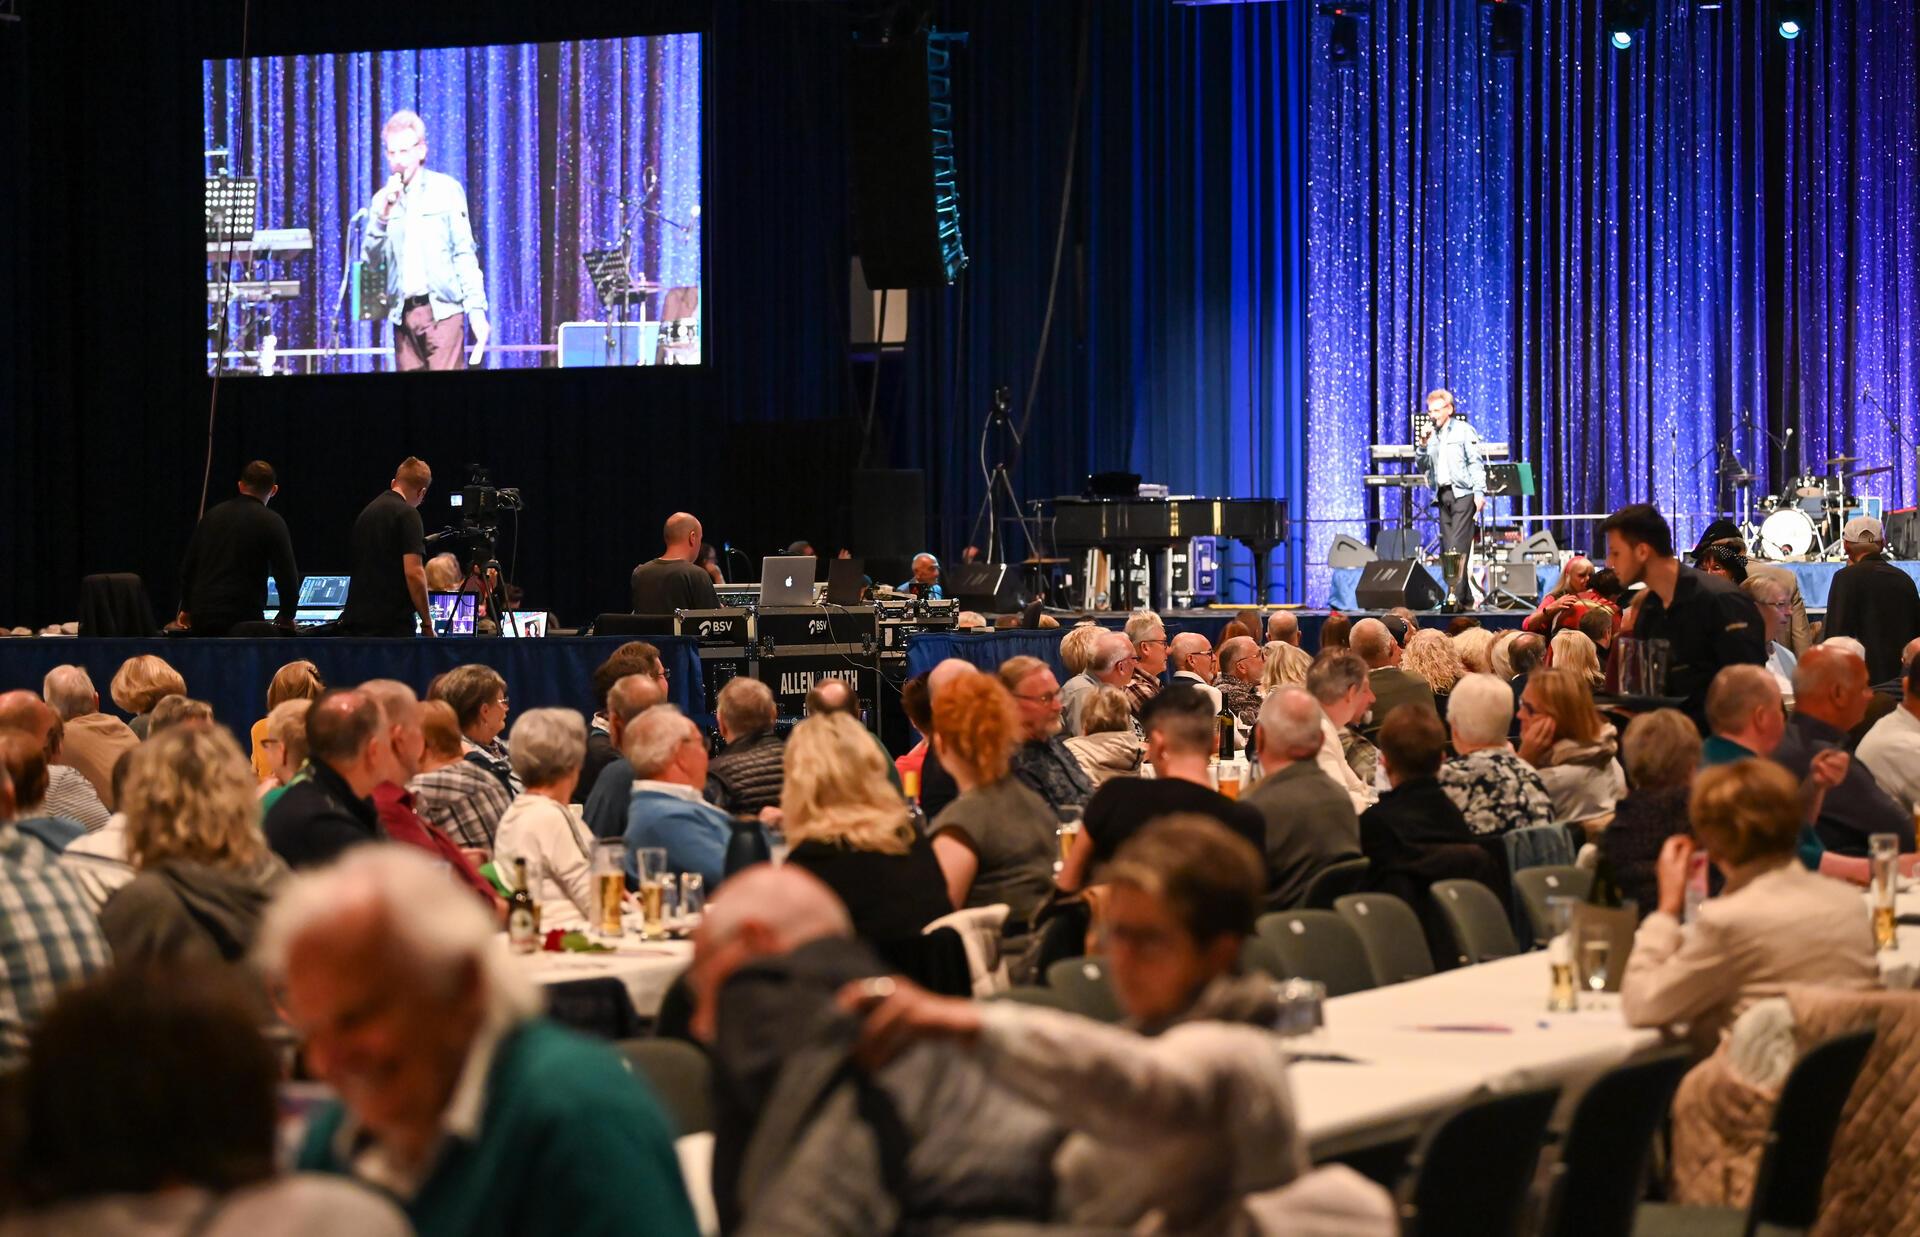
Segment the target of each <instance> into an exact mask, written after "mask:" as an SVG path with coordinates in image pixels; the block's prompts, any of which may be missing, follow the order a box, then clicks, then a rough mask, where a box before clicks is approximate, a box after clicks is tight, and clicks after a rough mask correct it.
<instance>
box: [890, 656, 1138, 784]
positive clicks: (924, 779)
mask: <svg viewBox="0 0 1920 1237" xmlns="http://www.w3.org/2000/svg"><path fill="white" fill-rule="evenodd" d="M1088 630H1091V631H1093V632H1095V634H1096V635H1099V634H1102V633H1100V631H1099V629H1098V628H1089V629H1088ZM1089 655H1091V650H1090V649H1089ZM978 673H980V668H979V667H978V666H976V665H974V664H973V663H972V662H970V661H963V660H961V659H960V658H958V657H949V658H946V659H945V660H944V661H942V662H940V663H939V664H938V665H936V666H935V667H934V668H933V669H931V670H929V671H928V672H927V702H928V703H927V708H928V715H927V725H928V727H929V729H928V731H927V750H926V753H925V756H924V758H923V759H922V761H921V763H920V810H921V812H922V813H924V814H925V816H926V818H927V819H928V820H933V819H934V818H935V817H937V816H939V815H940V813H941V812H943V811H945V810H946V807H947V805H948V804H949V803H952V802H953V801H954V799H956V798H957V797H959V794H960V788H959V787H958V786H957V785H955V784H954V781H953V775H952V774H951V773H948V772H947V768H946V766H945V765H943V764H941V763H940V752H939V751H938V749H936V748H935V747H934V746H933V731H932V729H931V727H932V725H933V715H932V708H933V702H935V701H937V700H938V699H939V698H940V692H941V690H942V689H944V688H945V687H946V686H947V684H949V683H953V682H955V681H957V680H959V679H963V678H965V677H967V676H968V675H971V674H978ZM1068 682H1069V683H1071V682H1072V680H1071V679H1069V680H1068ZM1065 699H1066V692H1065V690H1064V688H1063V689H1062V692H1061V700H1062V701H1063V702H1064V701H1065ZM1063 733H1064V732H1063ZM895 772H898V770H895Z"/></svg>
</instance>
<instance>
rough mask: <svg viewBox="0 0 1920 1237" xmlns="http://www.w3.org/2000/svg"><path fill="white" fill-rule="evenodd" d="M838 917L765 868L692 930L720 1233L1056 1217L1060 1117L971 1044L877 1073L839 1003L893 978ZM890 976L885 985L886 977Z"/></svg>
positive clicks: (783, 871)
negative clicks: (710, 1078)
mask: <svg viewBox="0 0 1920 1237" xmlns="http://www.w3.org/2000/svg"><path fill="white" fill-rule="evenodd" d="M851 937H852V925H851V924H850V923H849V921H848V919H847V913H846V909H845V908H844V907H843V906H841V904H840V902H839V900H838V899H837V898H835V897H834V896H833V894H832V892H831V891H829V890H828V889H827V887H826V886H825V885H823V884H821V883H820V882H819V881H818V880H817V879H815V878H814V877H812V876H810V875H808V874H807V873H805V872H802V871H800V870H798V869H797V868H792V867H781V868H774V867H768V866H763V867H755V868H750V869H748V870H747V871H745V872H742V873H740V874H739V875H737V876H735V877H734V878H733V879H732V880H730V881H729V882H728V883H727V887H726V890H725V892H723V893H722V894H720V895H719V896H718V897H716V898H715V899H714V902H713V904H712V906H711V907H710V908H709V910H708V912H707V914H706V917H705V919H704V920H703V921H702V923H701V925H700V928H699V930H698V932H696V933H695V936H694V951H695V952H694V962H693V969H692V970H691V971H690V972H689V974H688V978H689V982H690V983H691V985H692V987H693V990H694V997H695V1001H696V1007H695V1011H694V1017H693V1029H694V1033H695V1035H697V1036H699V1037H700V1038H701V1039H703V1040H705V1041H706V1043H707V1044H708V1046H709V1047H710V1049H711V1050H712V1056H713V1064H714V1094H715V1113H714V1127H715V1128H714V1151H713V1186H714V1202H715V1205H716V1207H717V1209H718V1211H719V1215H720V1228H721V1231H722V1232H729V1233H733V1232H739V1233H779V1234H782V1235H783V1237H789V1235H794V1234H815V1233H818V1234H826V1233H903V1232H904V1233H911V1232H916V1231H922V1230H921V1229H919V1228H916V1227H915V1225H916V1224H921V1225H924V1224H925V1223H927V1222H928V1221H929V1220H933V1221H936V1222H937V1223H939V1224H943V1225H948V1226H951V1225H952V1224H954V1223H956V1222H962V1221H966V1220H981V1221H989V1220H997V1219H998V1220H1029V1221H1037V1220H1042V1219H1044V1218H1046V1216H1047V1214H1048V1208H1049V1205H1050V1203H1051V1201H1052V1194H1053V1180H1052V1178H1053V1172H1052V1155H1053V1151H1054V1149H1055V1147H1056V1146H1057V1145H1058V1143H1059V1141H1060V1138H1061V1133H1060V1131H1059V1130H1058V1129H1057V1128H1056V1126H1055V1124H1054V1122H1053V1121H1052V1119H1051V1118H1049V1117H1048V1116H1047V1114H1046V1113H1044V1112H1042V1111H1040V1110H1039V1109H1037V1108H1034V1107H1032V1106H1031V1105H1028V1104H1026V1103H1024V1102H1023V1101H1021V1100H1018V1099H1015V1098H1013V1097H1012V1096H1011V1095H1010V1094H1009V1093H1008V1092H1006V1091H1005V1090H1003V1089H1001V1088H999V1087H997V1086H995V1085H994V1084H993V1083H992V1082H991V1081H990V1080H989V1078H988V1076H987V1074H986V1072H985V1070H983V1069H982V1068H981V1067H980V1066H979V1065H978V1064H977V1063H975V1062H973V1061H972V1060H970V1059H969V1058H968V1055H967V1054H966V1053H965V1052H964V1051H963V1050H961V1049H959V1048H957V1047H955V1046H953V1045H946V1044H925V1045H919V1046H916V1047H915V1048H913V1049H911V1050H909V1051H908V1052H906V1053H904V1054H902V1055H901V1056H900V1057H898V1058H896V1059H895V1060H893V1061H892V1062H890V1063H889V1064H887V1065H885V1066H883V1067H881V1068H880V1069H878V1070H877V1071H875V1072H873V1073H871V1074H867V1073H863V1072H862V1071H860V1070H858V1069H856V1068H855V1067H854V1066H853V1065H852V1061H851V1053H852V1048H853V1043H854V1038H855V1033H856V1030H857V1024H856V1022H855V1020H854V1018H853V1016H852V1015H850V1014H848V1013H847V1012H846V1011H844V1010H843V1009H842V1008H841V1007H840V1005H839V1003H838V1001H837V999H836V998H837V997H838V995H839V993H840V990H841V989H842V988H843V987H845V986H846V985H847V984H849V983H852V982H855V981H859V980H867V979H870V978H872V977H875V976H882V975H884V974H885V973H886V968H885V967H884V966H882V965H881V963H880V962H879V961H878V960H877V959H875V958H874V957H873V956H872V955H871V954H870V953H869V952H868V951H867V949H866V948H865V947H864V946H862V945H860V944H858V943H857V942H855V941H854V940H852V939H851ZM876 982H879V983H887V982H889V981H886V980H877V981H876Z"/></svg>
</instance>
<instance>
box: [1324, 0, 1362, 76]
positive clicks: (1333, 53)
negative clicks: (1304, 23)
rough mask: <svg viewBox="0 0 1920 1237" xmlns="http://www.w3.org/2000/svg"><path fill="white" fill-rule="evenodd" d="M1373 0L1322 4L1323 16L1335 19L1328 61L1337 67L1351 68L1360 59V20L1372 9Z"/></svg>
mask: <svg viewBox="0 0 1920 1237" xmlns="http://www.w3.org/2000/svg"><path fill="white" fill-rule="evenodd" d="M1372 8H1373V5H1372V3H1371V0H1341V2H1340V3H1332V4H1322V5H1320V8H1319V11H1320V15H1321V16H1322V17H1331V18H1332V19H1333V28H1332V30H1331V32H1329V34H1328V35H1327V63H1328V64H1330V65H1332V66H1333V67H1334V68H1336V69H1343V68H1351V67H1353V65H1355V64H1356V63H1358V62H1359V60H1360V20H1361V19H1362V18H1364V17H1366V16H1367V14H1368V13H1369V12H1370V11H1371V10H1372Z"/></svg>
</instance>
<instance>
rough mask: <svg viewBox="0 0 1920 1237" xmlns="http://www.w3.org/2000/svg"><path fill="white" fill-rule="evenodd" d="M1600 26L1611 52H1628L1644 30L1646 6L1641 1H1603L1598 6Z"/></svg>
mask: <svg viewBox="0 0 1920 1237" xmlns="http://www.w3.org/2000/svg"><path fill="white" fill-rule="evenodd" d="M1600 24H1601V27H1602V28H1603V29H1605V30H1606V32H1607V41H1608V42H1609V43H1611V44H1613V50H1615V51H1617V52H1624V51H1630V50H1632V48H1633V44H1634V40H1636V39H1638V38H1639V37H1640V34H1641V32H1642V31H1643V30H1645V29H1646V25H1647V6H1646V4H1645V3H1643V2H1642V0H1604V2H1603V3H1602V4H1601V5H1600Z"/></svg>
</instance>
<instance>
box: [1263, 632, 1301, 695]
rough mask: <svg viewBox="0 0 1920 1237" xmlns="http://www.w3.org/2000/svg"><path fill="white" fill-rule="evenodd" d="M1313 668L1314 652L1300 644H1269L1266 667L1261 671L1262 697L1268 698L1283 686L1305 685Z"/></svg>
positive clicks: (1279, 642) (1283, 642) (1280, 642)
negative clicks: (1308, 650)
mask: <svg viewBox="0 0 1920 1237" xmlns="http://www.w3.org/2000/svg"><path fill="white" fill-rule="evenodd" d="M1311 669H1313V654H1311V653H1309V652H1307V651H1306V650H1305V649H1303V648H1301V647H1300V646H1299V645H1297V644H1288V643H1286V642H1285V641H1275V642H1273V643H1270V644H1268V645H1267V665H1266V669H1264V670H1262V671H1261V672H1260V698H1261V699H1263V700H1264V699H1266V697H1268V696H1269V695H1271V694H1272V693H1273V692H1274V690H1275V689H1277V688H1281V687H1305V686H1306V685H1307V671H1309V670H1311Z"/></svg>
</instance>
